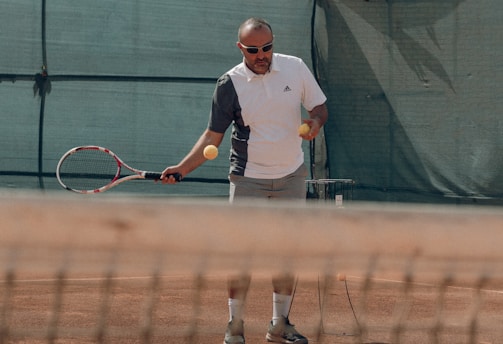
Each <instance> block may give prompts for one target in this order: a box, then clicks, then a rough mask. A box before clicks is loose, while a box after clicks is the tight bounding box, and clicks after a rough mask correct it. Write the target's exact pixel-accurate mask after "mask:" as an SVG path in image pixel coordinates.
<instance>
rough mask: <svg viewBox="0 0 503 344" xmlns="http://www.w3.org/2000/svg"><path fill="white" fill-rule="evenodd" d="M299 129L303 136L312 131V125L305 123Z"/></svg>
mask: <svg viewBox="0 0 503 344" xmlns="http://www.w3.org/2000/svg"><path fill="white" fill-rule="evenodd" d="M298 131H299V135H301V136H303V135H307V134H309V132H310V131H311V127H310V126H309V124H307V123H304V124H301V125H300V126H299V129H298Z"/></svg>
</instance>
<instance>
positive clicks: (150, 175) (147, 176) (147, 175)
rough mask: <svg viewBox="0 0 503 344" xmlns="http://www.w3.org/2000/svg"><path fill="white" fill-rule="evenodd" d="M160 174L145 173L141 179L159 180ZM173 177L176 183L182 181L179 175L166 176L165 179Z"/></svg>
mask: <svg viewBox="0 0 503 344" xmlns="http://www.w3.org/2000/svg"><path fill="white" fill-rule="evenodd" d="M161 175H162V173H159V172H145V173H144V175H143V177H145V179H161ZM169 176H173V177H174V178H175V180H176V181H177V182H180V181H182V175H181V174H180V173H174V174H168V175H167V176H166V177H169Z"/></svg>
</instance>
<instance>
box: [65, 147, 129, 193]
mask: <svg viewBox="0 0 503 344" xmlns="http://www.w3.org/2000/svg"><path fill="white" fill-rule="evenodd" d="M119 171H120V166H119V164H118V163H117V161H116V160H115V158H114V157H113V156H112V155H110V154H108V153H106V152H103V151H101V150H98V149H83V150H79V151H77V152H75V153H73V154H71V155H69V156H67V157H66V159H65V160H64V161H63V163H62V164H61V166H60V178H61V181H62V182H63V183H64V184H65V185H66V186H67V187H69V188H71V189H75V190H96V189H99V188H101V187H103V186H105V185H107V184H109V183H111V182H112V181H114V180H115V179H116V178H117V177H118V174H119Z"/></svg>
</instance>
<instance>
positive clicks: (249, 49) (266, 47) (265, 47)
mask: <svg viewBox="0 0 503 344" xmlns="http://www.w3.org/2000/svg"><path fill="white" fill-rule="evenodd" d="M239 44H241V47H242V48H244V49H246V51H247V52H248V54H257V53H258V51H259V49H262V51H263V52H264V53H266V52H268V51H269V50H271V49H272V42H271V43H267V44H264V45H263V46H261V47H247V46H246V45H244V44H243V43H241V42H239Z"/></svg>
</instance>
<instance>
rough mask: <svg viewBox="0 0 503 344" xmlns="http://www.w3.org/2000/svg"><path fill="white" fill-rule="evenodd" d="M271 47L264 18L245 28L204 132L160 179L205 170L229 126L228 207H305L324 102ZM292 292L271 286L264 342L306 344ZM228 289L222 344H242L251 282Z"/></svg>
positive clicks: (296, 64) (288, 279)
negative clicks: (268, 202) (266, 203)
mask: <svg viewBox="0 0 503 344" xmlns="http://www.w3.org/2000/svg"><path fill="white" fill-rule="evenodd" d="M273 39H274V36H273V32H272V29H271V26H270V25H269V23H267V22H266V21H265V20H263V19H261V18H250V19H247V20H246V21H244V22H243V23H242V24H241V25H240V27H239V31H238V42H237V43H236V45H237V47H238V48H239V49H240V50H241V53H242V54H243V62H242V63H240V64H238V65H237V66H235V67H234V68H232V69H230V70H229V71H228V72H227V73H225V74H224V75H223V76H221V77H220V78H219V80H218V82H217V85H216V88H215V92H214V95H213V102H212V108H211V113H210V119H209V123H208V127H207V129H206V130H205V131H204V132H203V134H202V135H201V136H200V138H199V140H198V141H197V142H196V143H195V145H194V146H193V148H192V150H191V151H190V152H189V153H188V154H187V155H186V156H185V158H183V159H182V161H181V162H180V163H179V164H178V165H175V166H170V167H167V168H166V169H165V170H164V171H163V175H162V180H163V183H169V184H173V183H175V182H176V180H175V179H174V178H173V177H172V176H170V177H166V176H167V175H170V174H175V173H178V174H180V175H181V176H182V177H183V176H186V175H187V174H188V173H190V172H191V171H193V170H194V169H196V168H197V167H198V166H200V165H201V164H203V163H204V162H205V161H206V159H205V158H204V156H203V150H204V148H205V147H206V146H207V145H215V146H217V147H218V146H219V145H220V143H221V142H222V139H223V137H224V134H225V132H226V130H227V128H228V127H229V126H231V124H232V126H233V129H232V148H231V156H230V165H231V166H230V173H229V180H230V201H231V202H235V201H238V200H242V199H250V198H255V199H256V198H260V199H291V200H294V199H297V200H305V197H306V189H305V178H306V176H307V168H306V166H305V164H304V154H303V151H302V139H305V140H312V139H314V138H315V137H316V136H317V135H318V133H319V131H320V129H321V127H322V126H323V125H324V124H325V122H326V120H327V117H328V111H327V107H326V105H325V102H326V97H325V95H324V94H323V92H322V90H321V89H320V87H319V86H318V84H317V82H316V80H315V78H314V77H313V75H312V73H311V72H310V71H309V69H308V68H307V66H306V65H305V63H304V62H303V61H302V60H301V59H299V58H297V57H294V56H288V55H283V54H277V53H273ZM301 106H303V107H304V108H305V109H306V110H307V111H308V114H309V118H308V119H304V120H303V121H304V123H307V124H308V125H309V127H310V130H309V132H308V133H306V134H303V135H299V133H298V131H297V129H298V126H299V125H300V124H301ZM299 136H300V137H299ZM294 284H295V278H294V277H292V276H288V275H286V276H276V277H274V278H273V289H274V292H273V317H272V321H271V323H270V325H269V330H268V332H267V335H266V339H267V340H268V341H270V342H276V343H297V344H306V343H307V342H308V341H307V339H306V338H305V337H304V336H303V335H301V334H300V333H298V332H297V331H296V330H295V328H294V326H293V325H291V324H290V322H289V319H288V314H289V310H290V304H291V302H292V293H293V290H294ZM228 285H229V313H230V317H229V324H228V327H227V330H226V333H225V339H224V344H243V343H245V339H244V331H243V308H244V301H245V298H246V295H247V292H248V287H249V285H250V277H249V276H239V277H236V278H230V279H229V284H228Z"/></svg>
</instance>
